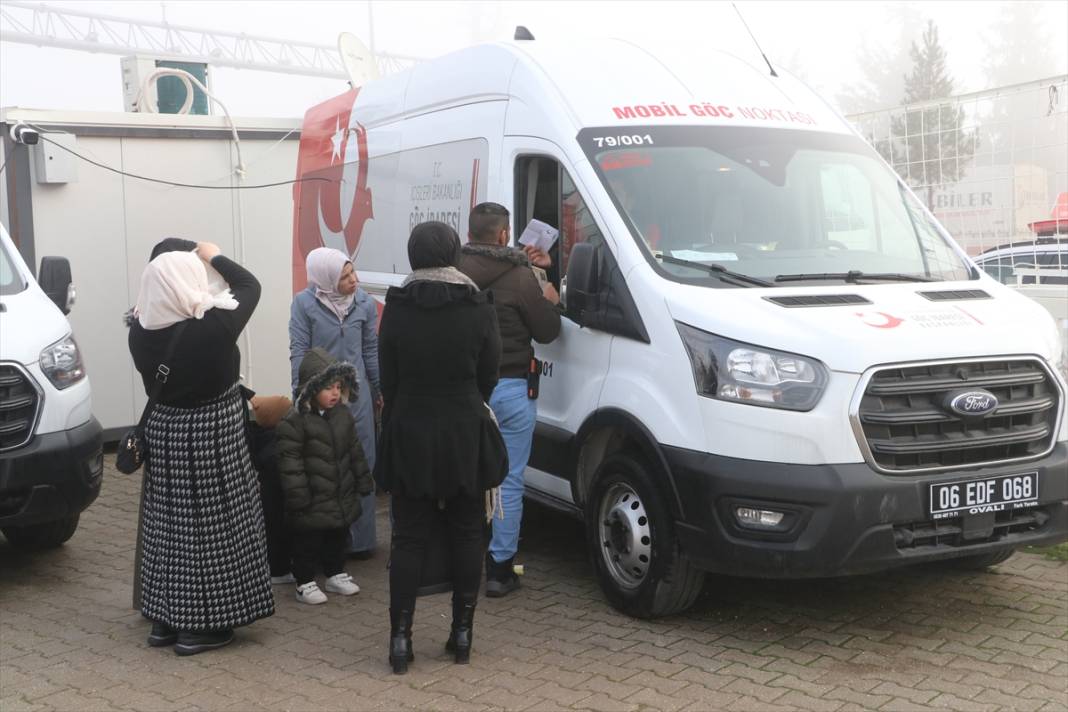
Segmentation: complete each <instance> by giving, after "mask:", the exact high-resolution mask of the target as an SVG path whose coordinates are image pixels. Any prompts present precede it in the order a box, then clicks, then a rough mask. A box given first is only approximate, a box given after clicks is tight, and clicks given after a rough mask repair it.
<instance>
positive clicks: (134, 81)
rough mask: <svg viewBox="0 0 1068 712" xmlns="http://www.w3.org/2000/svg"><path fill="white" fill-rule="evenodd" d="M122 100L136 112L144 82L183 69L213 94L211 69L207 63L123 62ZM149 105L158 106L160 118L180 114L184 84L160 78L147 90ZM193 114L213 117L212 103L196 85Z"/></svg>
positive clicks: (139, 58) (125, 59)
mask: <svg viewBox="0 0 1068 712" xmlns="http://www.w3.org/2000/svg"><path fill="white" fill-rule="evenodd" d="M121 64H122V100H123V106H124V108H125V110H126V111H137V99H138V97H140V95H141V87H142V85H143V84H144V82H145V79H146V78H147V77H148V76H149V75H151V74H152V73H153V72H154V71H156V70H157V69H162V68H168V69H182V70H185V71H186V72H189V73H190V74H192V75H193V76H194V77H196V78H197V79H199V80H200V82H201V83H202V84H203V85H204V86H206V87H207V88H208V91H211V89H212V86H211V67H210V65H208V64H205V63H204V62H176V61H173V60H170V59H157V58H155V57H145V56H143V55H134V56H130V57H123V58H122V62H121ZM146 91H147V92H148V96H147V97H145V99H146V103H148V104H149V105H150V106H158V107H159V113H161V114H177V113H178V110H179V109H181V108H182V105H183V104H184V103H185V100H186V89H185V83H184V82H183V81H182V80H181V79H179V78H178V77H160V78H159V79H158V80H156V82H154V83H153V84H152V85H150V86H148V87H147V88H146ZM189 113H190V114H201V115H208V114H211V102H210V101H208V97H207V96H205V94H204V92H202V91H201V90H200V89H199V88H197V87H196V86H195V85H194V86H193V105H192V106H191V107H190V108H189Z"/></svg>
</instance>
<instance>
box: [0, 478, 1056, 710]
mask: <svg viewBox="0 0 1068 712" xmlns="http://www.w3.org/2000/svg"><path fill="white" fill-rule="evenodd" d="M110 464H111V463H110V459H109V463H108V471H107V473H106V475H105V482H104V492H103V494H102V495H101V498H100V500H98V502H97V503H96V504H94V505H93V507H92V508H90V509H89V511H88V512H86V513H85V515H84V516H83V518H82V525H81V528H80V529H79V530H78V532H77V534H75V536H74V539H72V540H71V541H70V542H68V544H67V545H66V546H64V547H63V548H61V549H59V550H56V551H53V552H49V553H46V554H44V555H37V556H32V557H30V556H25V555H22V554H20V553H18V552H17V551H15V550H14V549H12V548H11V547H10V546H8V545H7V543H6V542H4V541H3V540H2V539H0V710H2V711H3V712H16V711H18V710H45V709H60V710H109V709H133V710H167V709H175V710H194V709H205V710H217V709H233V710H246V709H258V708H264V709H279V710H313V709H314V710H327V709H351V710H394V709H420V710H424V709H433V710H463V711H465V712H466V711H467V710H489V709H507V710H539V711H541V710H561V709H575V710H578V709H588V710H606V711H611V712H615V711H616V710H652V709H657V710H669V711H674V710H719V709H726V710H754V711H755V710H760V711H763V710H780V709H783V710H785V709H802V710H817V711H823V710H826V711H828V712H831V711H833V710H857V709H879V710H886V711H892V710H909V709H921V708H924V709H928V708H932V709H951V710H995V709H1016V710H1048V711H1053V710H1065V709H1068V564H1065V563H1055V562H1051V561H1047V560H1045V559H1043V558H1041V557H1038V556H1034V555H1027V554H1017V555H1016V556H1015V557H1013V558H1012V559H1011V560H1009V561H1008V562H1007V563H1006V564H1003V565H1001V566H999V567H997V568H996V569H994V570H993V571H991V572H987V573H979V574H976V573H963V572H936V571H933V570H913V571H900V572H895V573H891V574H884V575H878V576H868V577H862V578H852V579H844V580H841V579H840V580H825V581H815V582H780V583H774V582H772V583H769V582H762V581H750V580H738V579H727V578H714V579H710V580H709V582H708V585H707V586H706V589H705V591H704V593H703V595H702V597H701V599H700V600H699V601H698V603H697V605H696V606H694V608H693V609H692V610H690V611H689V612H688V613H687V614H686V615H684V616H677V617H673V618H669V619H665V620H660V621H656V622H645V621H636V620H632V619H629V618H626V617H623V616H621V615H619V614H617V613H616V612H615V611H613V610H612V609H611V608H609V607H608V606H607V605H606V604H605V602H604V600H603V599H602V597H601V594H600V591H599V589H598V588H597V584H596V581H595V580H594V578H593V574H592V572H591V570H590V568H589V566H588V564H587V563H586V560H585V558H584V554H583V551H584V548H583V546H584V544H583V534H582V528H581V526H580V525H579V524H578V523H577V522H574V521H572V520H570V519H567V518H565V517H563V516H560V515H557V514H555V513H552V512H548V511H546V510H542V509H538V508H535V507H533V506H531V507H529V508H528V519H527V521H526V522H525V526H524V540H523V554H524V556H523V559H524V563H525V564H526V571H527V573H526V576H525V577H524V580H523V584H524V588H523V589H522V590H521V592H519V593H518V594H515V595H512V596H510V597H508V598H506V599H501V600H488V601H483V602H482V603H481V604H480V607H479V611H478V615H477V617H476V627H475V653H474V655H473V657H472V663H471V665H469V666H457V665H453V664H451V661H450V660H449V659H448V658H447V657H446V654H445V653H444V650H443V649H442V643H443V642H444V640H445V638H446V635H447V631H448V625H449V620H448V615H449V613H448V610H447V605H448V603H447V597H445V596H435V597H432V598H430V599H423V600H421V601H420V605H419V609H418V611H417V616H416V627H415V650H416V661H415V663H414V665H413V667H412V669H411V672H410V673H409V674H408V675H407V676H404V677H398V676H393V675H391V674H390V673H389V670H388V668H387V665H386V661H385V657H386V652H385V648H386V639H387V637H388V634H387V632H388V624H387V619H386V608H387V600H388V596H387V586H386V571H385V557H384V556H382V555H379V556H378V557H377V558H375V559H373V560H371V561H366V562H352V564H351V566H350V567H349V571H350V573H352V574H353V575H354V576H355V577H356V579H357V580H358V581H359V582H360V584H361V586H363V589H364V590H363V592H362V593H361V594H360V595H359V596H356V597H354V598H352V599H342V598H341V597H339V596H334V597H332V598H331V600H330V602H329V603H327V604H326V605H323V606H318V607H315V608H312V607H308V606H302V605H299V604H297V603H296V602H295V601H293V600H292V598H291V591H290V590H289V589H288V587H286V588H284V589H278V588H276V597H277V599H278V612H277V614H276V615H275V616H274V617H273V618H271V619H268V620H266V621H261V622H259V623H257V624H255V625H253V626H251V627H250V628H247V629H243V630H241V631H240V632H239V639H238V642H237V643H236V644H234V645H232V646H231V647H229V648H227V649H224V650H221V651H218V652H215V653H209V654H205V655H199V656H195V657H192V658H178V657H177V656H175V655H174V654H173V652H171V651H170V649H150V648H148V647H146V646H145V644H144V638H145V635H146V633H147V625H146V623H145V622H143V621H142V619H141V618H140V616H139V615H138V614H137V613H135V612H133V611H131V610H130V607H129V600H130V578H131V569H132V563H133V542H134V531H135V518H136V512H137V492H138V487H139V478H138V477H133V478H129V477H124V476H123V475H119V474H118V473H116V472H115V471H114V469H112V468H111V466H110ZM381 511H382V508H380V512H381ZM380 527H381V528H380V541H385V540H386V536H385V535H386V533H387V531H386V526H385V521H384V520H382V519H381V518H380Z"/></svg>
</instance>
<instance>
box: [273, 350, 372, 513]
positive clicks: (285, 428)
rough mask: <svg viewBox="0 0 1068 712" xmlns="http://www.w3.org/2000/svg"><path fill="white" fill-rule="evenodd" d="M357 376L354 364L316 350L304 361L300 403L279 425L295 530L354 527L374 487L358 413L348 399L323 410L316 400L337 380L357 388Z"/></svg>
mask: <svg viewBox="0 0 1068 712" xmlns="http://www.w3.org/2000/svg"><path fill="white" fill-rule="evenodd" d="M305 366H307V367H308V368H307V369H306V368H305ZM355 378H356V377H355V369H354V368H353V367H352V366H351V365H349V364H344V363H336V362H334V361H333V358H332V357H331V356H330V355H329V354H327V353H326V352H325V351H322V349H312V350H311V351H309V352H308V353H307V354H305V356H304V363H302V364H301V388H300V390H299V392H298V399H297V404H296V406H294V408H293V409H292V410H290V411H289V414H288V415H286V417H285V418H283V419H282V421H281V422H280V423H279V424H278V427H277V428H275V434H276V435H277V437H278V474H279V479H280V481H281V483H282V491H283V493H284V496H285V512H286V519H287V521H288V523H289V525H290V526H291V527H292V528H293V529H295V530H298V531H307V530H320V529H343V528H346V527H348V526H349V524H351V523H352V522H354V521H356V520H357V519H359V517H360V514H361V509H362V508H361V506H360V497H361V496H363V495H367V494H370V493H371V491H372V489H373V482H372V480H371V473H370V470H369V469H368V467H367V459H366V457H364V453H363V448H362V447H361V446H360V440H359V438H358V437H356V421H355V420H353V418H352V413H350V412H349V409H348V408H347V407H346V406H345V404H344V403H338V404H337V405H336V406H334V407H333V408H331V409H330V410H327V411H324V412H323V413H320V412H319V410H318V408H316V407H315V405H314V403H313V401H314V398H315V394H317V393H318V392H319V391H320V390H322V389H323V388H325V387H326V386H328V385H329V384H330V383H332V382H334V381H338V380H340V381H341V382H342V383H343V384H345V387H346V389H348V391H349V393H353V392H354V391H355V389H356V381H355Z"/></svg>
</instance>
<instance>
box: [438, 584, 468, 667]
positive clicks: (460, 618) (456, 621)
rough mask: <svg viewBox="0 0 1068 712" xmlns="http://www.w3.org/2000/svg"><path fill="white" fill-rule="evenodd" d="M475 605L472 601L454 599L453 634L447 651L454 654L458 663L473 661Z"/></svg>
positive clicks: (447, 643) (446, 645) (450, 634)
mask: <svg viewBox="0 0 1068 712" xmlns="http://www.w3.org/2000/svg"><path fill="white" fill-rule="evenodd" d="M474 624H475V603H474V601H470V600H463V599H453V601H452V632H450V633H449V640H448V642H446V643H445V649H446V650H448V651H449V652H450V653H453V654H454V656H455V659H456V662H457V663H460V664H467V663H468V662H470V661H471V641H472V637H473V634H474Z"/></svg>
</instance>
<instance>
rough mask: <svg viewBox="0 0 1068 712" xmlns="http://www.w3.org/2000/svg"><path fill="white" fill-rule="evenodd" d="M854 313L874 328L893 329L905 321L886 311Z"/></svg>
mask: <svg viewBox="0 0 1068 712" xmlns="http://www.w3.org/2000/svg"><path fill="white" fill-rule="evenodd" d="M856 315H857V316H858V317H860V320H861V321H863V322H864V323H865V324H867V325H868V326H871V327H874V328H876V329H893V328H895V327H897V326H900V325H901V323H902V322H903V321H905V320H904V319H899V318H898V317H896V316H894V315H893V314H887V313H886V312H856Z"/></svg>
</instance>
